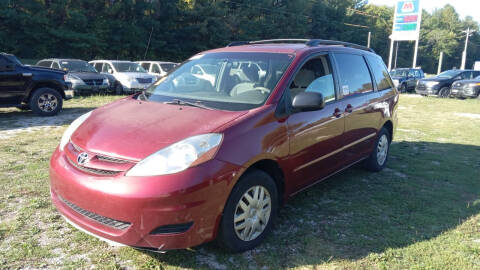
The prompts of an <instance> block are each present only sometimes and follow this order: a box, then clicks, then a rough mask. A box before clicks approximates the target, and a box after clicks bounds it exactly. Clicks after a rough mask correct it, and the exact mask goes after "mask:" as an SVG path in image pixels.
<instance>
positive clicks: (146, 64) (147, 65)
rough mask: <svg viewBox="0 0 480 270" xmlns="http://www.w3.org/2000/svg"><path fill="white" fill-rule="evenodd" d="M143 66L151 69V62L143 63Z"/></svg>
mask: <svg viewBox="0 0 480 270" xmlns="http://www.w3.org/2000/svg"><path fill="white" fill-rule="evenodd" d="M142 67H143V68H144V69H145V70H147V71H148V70H149V69H150V63H142Z"/></svg>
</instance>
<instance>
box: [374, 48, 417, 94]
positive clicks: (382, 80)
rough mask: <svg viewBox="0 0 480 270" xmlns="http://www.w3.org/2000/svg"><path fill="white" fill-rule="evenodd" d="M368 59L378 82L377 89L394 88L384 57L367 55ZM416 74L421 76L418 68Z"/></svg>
mask: <svg viewBox="0 0 480 270" xmlns="http://www.w3.org/2000/svg"><path fill="white" fill-rule="evenodd" d="M367 59H368V63H369V64H370V67H371V68H372V73H373V76H374V77H375V82H376V83H377V89H378V90H379V91H381V90H385V89H389V88H393V83H392V81H391V80H390V76H389V75H388V71H387V68H386V67H385V64H384V63H383V60H382V58H380V57H377V56H373V55H367ZM415 74H416V75H417V74H418V77H420V73H419V72H418V70H416V73H415Z"/></svg>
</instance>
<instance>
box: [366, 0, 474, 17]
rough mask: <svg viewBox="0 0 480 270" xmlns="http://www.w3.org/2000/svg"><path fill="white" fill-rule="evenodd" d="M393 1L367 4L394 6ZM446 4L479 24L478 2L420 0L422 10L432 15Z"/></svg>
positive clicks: (471, 0)
mask: <svg viewBox="0 0 480 270" xmlns="http://www.w3.org/2000/svg"><path fill="white" fill-rule="evenodd" d="M396 2H397V1H395V0H369V1H368V3H369V4H375V5H387V6H394V5H395V3H396ZM446 4H450V5H452V6H453V7H454V8H455V10H456V11H457V13H458V14H459V15H460V17H461V18H462V19H464V18H465V17H466V16H472V17H473V19H474V20H475V21H477V22H480V12H479V10H480V0H455V1H452V0H420V5H421V7H422V8H423V9H425V10H426V11H428V12H429V13H432V11H433V10H435V9H436V8H442V7H444V6H445V5H446Z"/></svg>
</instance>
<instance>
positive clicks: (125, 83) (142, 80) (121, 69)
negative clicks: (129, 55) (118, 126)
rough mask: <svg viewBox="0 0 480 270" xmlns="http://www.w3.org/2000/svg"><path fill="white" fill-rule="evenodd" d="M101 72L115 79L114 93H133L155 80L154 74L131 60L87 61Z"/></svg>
mask: <svg viewBox="0 0 480 270" xmlns="http://www.w3.org/2000/svg"><path fill="white" fill-rule="evenodd" d="M88 63H89V64H91V65H93V66H94V67H95V69H96V70H97V71H99V72H101V73H106V74H111V75H113V76H114V77H115V79H116V80H117V82H116V85H115V93H116V94H122V93H123V92H126V93H135V92H138V91H142V90H144V89H146V88H148V87H149V86H150V85H151V84H152V83H154V82H155V81H156V80H157V77H156V76H153V75H151V74H148V73H147V71H146V70H145V69H144V68H142V67H141V66H140V65H139V64H137V63H135V62H131V61H119V60H94V61H90V62H88Z"/></svg>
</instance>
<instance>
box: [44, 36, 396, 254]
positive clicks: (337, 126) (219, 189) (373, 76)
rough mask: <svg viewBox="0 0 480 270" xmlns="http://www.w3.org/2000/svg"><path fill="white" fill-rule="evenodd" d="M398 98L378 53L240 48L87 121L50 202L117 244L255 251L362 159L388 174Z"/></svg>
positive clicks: (198, 58)
mask: <svg viewBox="0 0 480 270" xmlns="http://www.w3.org/2000/svg"><path fill="white" fill-rule="evenodd" d="M397 104H398V92H397V90H396V89H395V87H394V86H393V83H392V80H391V78H390V76H389V74H388V72H387V70H386V68H385V65H384V63H383V61H382V59H381V58H380V57H379V56H378V55H376V54H375V53H374V52H373V50H371V49H368V48H365V47H363V46H360V45H356V44H351V43H346V42H339V41H331V40H318V39H314V40H267V41H251V42H235V43H232V44H230V45H229V46H227V47H225V48H220V49H215V50H210V51H207V52H202V53H199V54H197V55H195V56H193V57H191V58H190V59H189V60H187V61H186V62H184V63H183V64H182V65H180V66H178V67H176V68H175V69H174V70H173V71H171V72H170V73H169V74H168V75H167V76H166V77H164V78H162V79H160V80H159V81H157V82H156V83H154V84H153V85H152V86H151V87H149V88H148V89H147V90H146V91H144V92H142V93H138V94H136V95H132V96H128V97H126V98H123V99H120V100H118V101H116V102H114V103H111V104H109V105H106V106H103V107H100V108H98V109H96V110H93V111H91V112H89V113H87V114H84V115H82V116H80V117H79V118H78V119H76V120H75V121H74V122H73V123H72V124H71V125H70V126H69V127H68V129H67V130H66V131H65V134H64V135H63V137H62V139H61V142H60V145H59V146H58V148H57V149H56V150H55V152H54V153H53V156H52V158H51V162H50V181H51V197H52V201H53V203H54V204H55V206H56V207H57V209H58V210H59V211H60V213H61V214H62V215H63V216H64V217H65V219H66V220H67V221H68V222H69V223H71V224H72V225H74V226H75V227H77V228H79V229H81V230H83V231H85V232H87V233H89V234H92V235H94V236H96V237H99V238H101V239H103V240H106V241H109V242H111V243H115V244H121V245H128V246H134V247H147V248H154V249H158V250H168V249H179V248H187V247H191V246H196V245H199V244H201V243H204V242H207V241H211V240H213V239H216V240H217V241H218V242H219V243H220V244H221V245H222V246H224V247H225V248H227V249H228V250H231V251H234V252H238V251H244V250H248V249H251V248H253V247H255V246H256V245H258V244H259V243H260V242H262V240H263V239H264V238H265V236H266V235H267V233H268V232H269V231H270V230H271V229H272V225H273V223H274V221H275V217H276V215H277V213H278V208H279V207H280V206H281V205H282V203H283V202H285V201H286V200H287V199H288V198H289V197H290V196H292V195H294V194H295V193H297V192H299V191H301V190H303V189H305V188H307V187H309V186H311V185H313V184H315V183H317V182H319V181H322V180H324V179H325V178H327V177H328V176H330V175H332V174H335V173H336V172H339V171H341V170H343V169H346V168H348V167H349V166H352V165H353V164H355V163H358V162H360V161H363V162H364V164H365V166H366V167H367V168H369V169H370V170H373V171H379V170H381V169H383V168H384V167H385V165H386V162H387V158H388V152H389V145H390V142H391V141H392V137H393V134H394V130H395V128H396V123H397V115H396V112H397V110H396V108H397Z"/></svg>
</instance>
